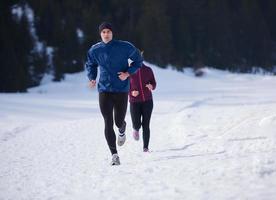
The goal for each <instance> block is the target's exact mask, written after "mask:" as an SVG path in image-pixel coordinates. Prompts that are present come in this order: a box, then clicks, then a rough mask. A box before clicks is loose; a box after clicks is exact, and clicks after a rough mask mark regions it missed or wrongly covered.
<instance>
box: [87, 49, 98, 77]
mask: <svg viewBox="0 0 276 200" xmlns="http://www.w3.org/2000/svg"><path fill="white" fill-rule="evenodd" d="M85 69H86V71H87V76H88V79H89V80H90V81H91V80H96V78H97V74H98V63H97V62H96V59H95V57H94V55H93V50H92V49H90V50H89V51H88V53H87V60H86V63H85Z"/></svg>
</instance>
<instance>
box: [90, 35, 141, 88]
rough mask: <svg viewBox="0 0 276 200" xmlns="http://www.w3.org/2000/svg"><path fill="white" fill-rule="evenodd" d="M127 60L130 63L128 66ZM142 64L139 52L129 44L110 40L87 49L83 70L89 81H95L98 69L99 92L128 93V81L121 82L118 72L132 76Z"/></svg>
mask: <svg viewBox="0 0 276 200" xmlns="http://www.w3.org/2000/svg"><path fill="white" fill-rule="evenodd" d="M128 59H131V61H132V63H131V65H130V66H129V64H128ZM142 62H143V59H142V57H141V54H140V52H139V51H138V50H137V49H136V48H135V47H134V46H133V45H132V44H131V43H129V42H126V41H121V40H111V41H110V42H108V43H107V44H105V43H104V42H99V43H97V44H95V45H93V46H92V47H91V48H90V49H89V51H88V53H87V62H86V64H85V68H86V70H87V75H88V78H89V80H96V78H97V72H98V67H99V68H100V78H99V82H98V91H99V92H128V91H129V79H126V80H125V81H121V80H120V79H119V77H118V72H128V73H129V74H133V73H135V72H136V70H137V69H138V68H139V67H141V66H142Z"/></svg>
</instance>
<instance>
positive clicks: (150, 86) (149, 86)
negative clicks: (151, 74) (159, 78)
mask: <svg viewBox="0 0 276 200" xmlns="http://www.w3.org/2000/svg"><path fill="white" fill-rule="evenodd" d="M146 87H147V88H148V89H149V90H150V91H152V90H153V86H152V84H150V83H149V84H147V85H146Z"/></svg>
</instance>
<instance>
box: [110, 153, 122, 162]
mask: <svg viewBox="0 0 276 200" xmlns="http://www.w3.org/2000/svg"><path fill="white" fill-rule="evenodd" d="M110 164H111V165H120V164H121V163H120V158H119V156H118V154H117V153H115V154H113V155H112V161H111V163H110Z"/></svg>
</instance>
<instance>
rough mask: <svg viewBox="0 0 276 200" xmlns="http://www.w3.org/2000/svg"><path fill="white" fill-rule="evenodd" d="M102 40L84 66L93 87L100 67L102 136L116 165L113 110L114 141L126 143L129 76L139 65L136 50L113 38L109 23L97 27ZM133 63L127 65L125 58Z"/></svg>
mask: <svg viewBox="0 0 276 200" xmlns="http://www.w3.org/2000/svg"><path fill="white" fill-rule="evenodd" d="M99 33H100V35H101V39H102V41H101V42H99V43H97V44H95V45H93V46H92V47H91V48H90V49H89V51H88V54H87V62H86V64H85V67H86V69H87V72H88V78H89V80H90V81H89V86H90V87H91V88H93V87H95V86H96V77H97V71H98V70H97V68H98V67H99V69H100V77H99V82H98V91H99V105H100V110H101V113H102V116H103V118H104V123H105V130H104V133H105V138H106V141H107V144H108V146H109V149H110V152H111V154H112V161H111V165H119V164H120V159H119V156H118V153H117V148H116V135H115V132H114V129H113V123H114V121H113V113H114V119H115V124H116V126H117V127H118V131H119V134H118V138H117V144H118V145H119V146H122V145H123V144H124V143H125V140H126V136H125V129H126V122H125V115H126V111H127V102H128V91H129V76H130V75H131V74H133V73H135V72H136V70H137V69H138V68H139V67H141V66H142V62H143V59H142V57H141V55H140V53H139V51H138V50H137V49H136V48H135V47H134V46H133V45H132V44H131V43H129V42H126V41H120V40H114V39H113V31H112V25H111V24H110V23H108V22H104V23H102V24H101V25H100V26H99ZM129 59H130V60H131V61H132V63H131V65H130V66H129V64H128V60H129Z"/></svg>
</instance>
